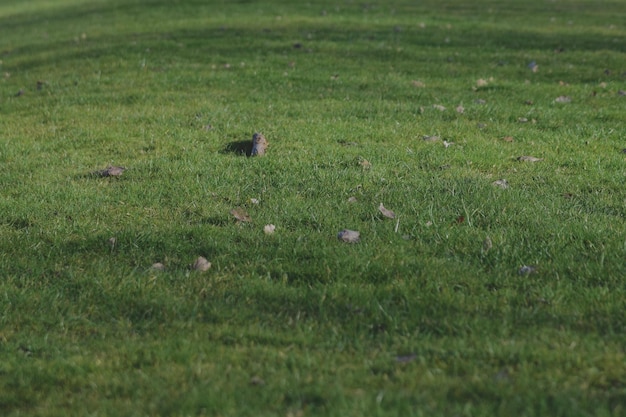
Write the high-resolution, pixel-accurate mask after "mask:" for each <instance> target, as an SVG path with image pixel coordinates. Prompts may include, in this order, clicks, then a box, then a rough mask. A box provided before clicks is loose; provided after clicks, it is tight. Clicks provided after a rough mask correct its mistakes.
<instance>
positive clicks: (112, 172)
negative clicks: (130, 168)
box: [94, 166, 126, 177]
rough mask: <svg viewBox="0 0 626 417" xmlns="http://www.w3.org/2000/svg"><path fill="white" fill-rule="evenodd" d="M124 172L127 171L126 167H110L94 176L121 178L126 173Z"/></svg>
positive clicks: (95, 173)
mask: <svg viewBox="0 0 626 417" xmlns="http://www.w3.org/2000/svg"><path fill="white" fill-rule="evenodd" d="M124 171H126V168H125V167H116V166H108V167H107V168H106V169H102V170H99V171H96V172H94V175H98V176H100V177H119V176H121V175H122V174H123V173H124Z"/></svg>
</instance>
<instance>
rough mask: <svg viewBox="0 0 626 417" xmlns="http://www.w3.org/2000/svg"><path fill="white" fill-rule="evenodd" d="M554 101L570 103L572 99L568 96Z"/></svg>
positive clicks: (559, 97)
mask: <svg viewBox="0 0 626 417" xmlns="http://www.w3.org/2000/svg"><path fill="white" fill-rule="evenodd" d="M554 101H555V102H557V103H571V101H572V98H571V97H569V96H558V97H557V98H555V99H554Z"/></svg>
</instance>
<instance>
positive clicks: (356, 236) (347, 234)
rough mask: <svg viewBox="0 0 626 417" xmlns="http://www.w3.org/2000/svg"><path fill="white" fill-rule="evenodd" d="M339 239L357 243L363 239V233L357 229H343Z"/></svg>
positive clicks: (338, 235)
mask: <svg viewBox="0 0 626 417" xmlns="http://www.w3.org/2000/svg"><path fill="white" fill-rule="evenodd" d="M337 239H339V240H341V241H342V242H346V243H357V242H358V241H359V240H361V233H359V232H357V231H356V230H350V229H343V230H342V231H341V232H339V233H338V234H337Z"/></svg>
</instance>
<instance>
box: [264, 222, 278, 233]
mask: <svg viewBox="0 0 626 417" xmlns="http://www.w3.org/2000/svg"><path fill="white" fill-rule="evenodd" d="M275 230H276V226H274V225H273V224H266V225H265V227H264V228H263V231H264V232H265V234H266V235H271V234H272V233H274V231H275Z"/></svg>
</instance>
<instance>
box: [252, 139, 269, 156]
mask: <svg viewBox="0 0 626 417" xmlns="http://www.w3.org/2000/svg"><path fill="white" fill-rule="evenodd" d="M268 146H269V142H268V141H267V139H265V136H263V134H262V133H255V134H254V135H252V153H251V155H252V156H257V155H258V156H263V155H265V151H266V150H267V147H268Z"/></svg>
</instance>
